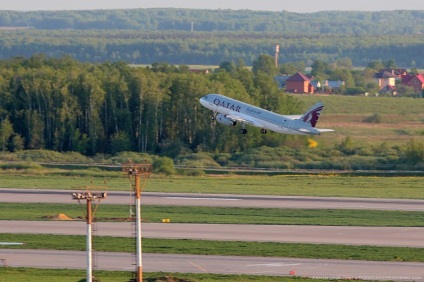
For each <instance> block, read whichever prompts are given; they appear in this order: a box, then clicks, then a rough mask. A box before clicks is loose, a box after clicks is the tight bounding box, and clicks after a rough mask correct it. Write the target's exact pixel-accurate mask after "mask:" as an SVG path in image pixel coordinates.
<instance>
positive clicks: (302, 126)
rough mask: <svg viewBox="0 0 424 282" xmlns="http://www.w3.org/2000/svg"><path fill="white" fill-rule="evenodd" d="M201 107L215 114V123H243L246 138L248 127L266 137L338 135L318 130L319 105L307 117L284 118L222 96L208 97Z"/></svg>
mask: <svg viewBox="0 0 424 282" xmlns="http://www.w3.org/2000/svg"><path fill="white" fill-rule="evenodd" d="M200 104H202V105H203V106H204V107H206V108H208V109H209V110H212V111H213V112H214V116H213V118H212V119H215V120H216V121H217V122H219V123H221V124H224V125H228V126H236V125H237V123H240V124H241V125H242V129H241V133H242V134H246V133H247V130H246V129H245V128H244V127H245V124H249V125H253V126H256V127H259V128H261V133H263V134H264V133H267V130H272V131H275V132H279V133H285V134H301V135H307V134H309V135H319V134H321V133H322V132H330V131H334V130H333V129H321V128H315V125H316V124H317V121H318V118H319V116H320V114H321V111H322V109H323V108H324V105H323V104H322V103H321V102H318V103H316V104H315V105H314V106H313V107H311V108H310V109H309V110H308V111H307V112H306V113H305V114H303V115H280V114H277V113H273V112H271V111H267V110H264V109H261V108H259V107H255V106H252V105H250V104H247V103H244V102H241V101H238V100H235V99H231V98H228V97H226V96H223V95H220V94H207V95H206V96H203V97H202V98H200Z"/></svg>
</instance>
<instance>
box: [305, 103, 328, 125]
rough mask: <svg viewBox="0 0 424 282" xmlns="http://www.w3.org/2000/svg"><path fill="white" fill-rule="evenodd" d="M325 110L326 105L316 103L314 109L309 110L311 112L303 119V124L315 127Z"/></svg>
mask: <svg viewBox="0 0 424 282" xmlns="http://www.w3.org/2000/svg"><path fill="white" fill-rule="evenodd" d="M323 108H324V105H323V104H322V103H316V104H315V105H314V106H313V107H312V108H310V109H309V111H307V112H306V114H304V115H303V116H302V117H301V120H302V121H303V122H306V123H309V124H310V125H311V126H312V127H315V125H316V124H317V122H318V119H319V115H320V114H321V111H322V109H323Z"/></svg>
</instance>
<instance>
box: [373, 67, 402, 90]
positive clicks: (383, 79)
mask: <svg viewBox="0 0 424 282" xmlns="http://www.w3.org/2000/svg"><path fill="white" fill-rule="evenodd" d="M374 78H375V81H376V82H377V84H378V87H379V88H380V89H381V88H384V87H385V86H387V85H391V86H395V85H396V78H397V76H396V75H394V74H393V73H392V72H389V71H386V70H381V71H380V72H378V73H376V74H375V76H374Z"/></svg>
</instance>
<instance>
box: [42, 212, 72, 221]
mask: <svg viewBox="0 0 424 282" xmlns="http://www.w3.org/2000/svg"><path fill="white" fill-rule="evenodd" d="M43 218H47V219H51V220H74V219H73V218H71V217H69V216H67V215H66V214H64V213H59V214H57V215H53V216H51V215H50V216H43Z"/></svg>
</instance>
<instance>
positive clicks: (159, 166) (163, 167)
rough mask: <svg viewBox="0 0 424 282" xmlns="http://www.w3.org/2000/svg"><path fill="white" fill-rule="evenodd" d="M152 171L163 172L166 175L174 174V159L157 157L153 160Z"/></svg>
mask: <svg viewBox="0 0 424 282" xmlns="http://www.w3.org/2000/svg"><path fill="white" fill-rule="evenodd" d="M153 168H154V169H153V171H154V172H155V173H164V174H166V175H173V174H175V172H176V171H175V167H174V161H173V160H172V159H170V158H168V157H159V158H157V159H155V160H154V161H153Z"/></svg>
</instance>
